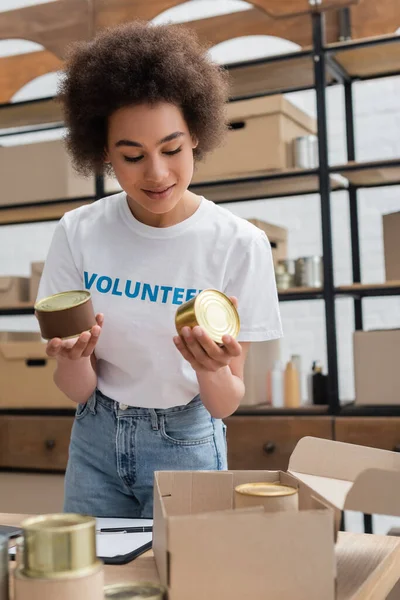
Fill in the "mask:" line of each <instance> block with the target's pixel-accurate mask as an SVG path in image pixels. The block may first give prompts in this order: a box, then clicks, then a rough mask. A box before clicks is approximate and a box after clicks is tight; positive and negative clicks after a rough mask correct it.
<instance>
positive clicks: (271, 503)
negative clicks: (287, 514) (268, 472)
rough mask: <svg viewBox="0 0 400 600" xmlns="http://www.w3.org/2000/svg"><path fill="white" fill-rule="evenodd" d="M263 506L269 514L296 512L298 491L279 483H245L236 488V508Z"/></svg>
mask: <svg viewBox="0 0 400 600" xmlns="http://www.w3.org/2000/svg"><path fill="white" fill-rule="evenodd" d="M250 506H263V507H264V509H265V510H266V511H267V512H277V511H286V510H288V511H289V510H291V511H296V510H297V509H298V489H297V488H295V487H293V486H289V485H283V484H281V483H279V482H256V483H243V484H241V485H237V486H236V487H235V508H247V507H250Z"/></svg>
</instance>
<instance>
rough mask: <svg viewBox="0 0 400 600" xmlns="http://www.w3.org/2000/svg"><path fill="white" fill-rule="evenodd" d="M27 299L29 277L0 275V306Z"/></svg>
mask: <svg viewBox="0 0 400 600" xmlns="http://www.w3.org/2000/svg"><path fill="white" fill-rule="evenodd" d="M28 300H29V277H12V276H10V277H5V276H3V277H0V307H12V306H15V305H16V304H19V303H20V302H27V301H28Z"/></svg>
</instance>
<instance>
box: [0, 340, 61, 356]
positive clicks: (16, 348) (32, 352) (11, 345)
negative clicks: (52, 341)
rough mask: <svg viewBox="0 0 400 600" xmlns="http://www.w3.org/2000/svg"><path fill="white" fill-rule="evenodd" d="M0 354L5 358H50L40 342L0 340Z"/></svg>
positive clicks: (44, 345) (44, 346)
mask: <svg viewBox="0 0 400 600" xmlns="http://www.w3.org/2000/svg"><path fill="white" fill-rule="evenodd" d="M0 356H2V357H3V358H4V359H5V360H29V359H37V358H39V359H46V360H54V359H50V358H49V357H48V356H47V354H46V344H44V343H42V342H0Z"/></svg>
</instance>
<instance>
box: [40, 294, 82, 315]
mask: <svg viewBox="0 0 400 600" xmlns="http://www.w3.org/2000/svg"><path fill="white" fill-rule="evenodd" d="M89 298H90V292H87V291H86V290H71V291H69V292H61V293H60V294H54V295H53V296H48V297H47V298H42V299H41V300H39V301H38V302H37V303H36V304H35V310H38V311H43V312H55V311H58V310H67V309H69V308H72V307H74V306H79V305H80V304H84V303H85V302H87V301H88V300H89Z"/></svg>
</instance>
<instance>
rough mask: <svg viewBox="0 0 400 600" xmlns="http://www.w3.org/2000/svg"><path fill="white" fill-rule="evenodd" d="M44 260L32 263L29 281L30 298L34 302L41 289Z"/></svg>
mask: <svg viewBox="0 0 400 600" xmlns="http://www.w3.org/2000/svg"><path fill="white" fill-rule="evenodd" d="M43 267H44V262H43V261H41V262H33V263H31V280H30V283H29V300H30V301H31V302H32V304H34V303H35V302H36V297H37V293H38V289H39V283H40V278H41V276H42V272H43Z"/></svg>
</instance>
